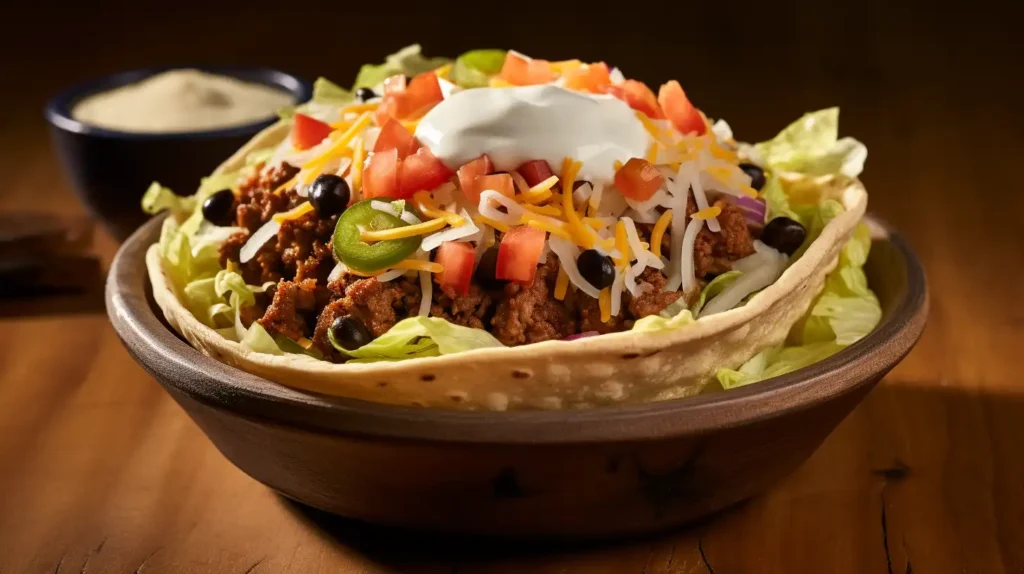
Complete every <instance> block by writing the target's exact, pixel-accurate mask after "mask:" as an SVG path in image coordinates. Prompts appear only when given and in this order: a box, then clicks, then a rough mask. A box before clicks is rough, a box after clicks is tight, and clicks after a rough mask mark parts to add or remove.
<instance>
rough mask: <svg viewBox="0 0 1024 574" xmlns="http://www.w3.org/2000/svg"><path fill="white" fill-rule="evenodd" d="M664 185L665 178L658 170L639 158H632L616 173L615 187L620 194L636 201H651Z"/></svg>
mask: <svg viewBox="0 0 1024 574" xmlns="http://www.w3.org/2000/svg"><path fill="white" fill-rule="evenodd" d="M664 183H665V176H663V175H661V172H660V171H658V168H656V167H654V166H653V165H651V164H650V163H648V162H647V160H644V159H640V158H637V157H634V158H631V159H630V160H629V161H627V162H626V165H624V166H622V169H620V170H619V171H617V172H615V187H617V188H618V189H619V193H621V194H622V195H624V196H626V197H628V198H630V199H633V200H636V201H646V200H648V199H650V198H651V196H652V195H654V192H656V191H658V188H660V187H661V186H662V184H664Z"/></svg>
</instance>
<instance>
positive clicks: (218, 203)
mask: <svg viewBox="0 0 1024 574" xmlns="http://www.w3.org/2000/svg"><path fill="white" fill-rule="evenodd" d="M234 207H235V194H234V193H233V192H232V191H231V190H230V189H222V190H220V191H218V192H217V193H215V194H213V195H211V196H210V197H207V198H206V201H204V202H203V217H204V218H206V220H207V221H209V222H210V223H212V224H214V225H217V226H220V227H226V226H228V225H231V224H232V223H234V221H235V209H234Z"/></svg>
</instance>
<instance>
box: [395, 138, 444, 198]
mask: <svg viewBox="0 0 1024 574" xmlns="http://www.w3.org/2000/svg"><path fill="white" fill-rule="evenodd" d="M452 175H454V174H453V173H452V170H450V169H448V166H446V165H444V163H442V162H441V160H439V159H437V157H435V156H434V154H432V153H430V149H428V148H425V147H421V148H420V149H418V150H416V153H414V154H412V155H410V156H409V157H407V158H405V159H404V160H402V161H401V165H400V166H399V169H398V191H397V192H396V194H395V195H394V196H393V197H395V198H396V199H406V198H409V197H412V195H413V194H414V193H416V192H417V191H422V190H424V189H426V190H431V189H434V188H435V187H437V186H439V185H441V184H442V183H444V182H446V181H448V179H449V178H450V177H451V176H452Z"/></svg>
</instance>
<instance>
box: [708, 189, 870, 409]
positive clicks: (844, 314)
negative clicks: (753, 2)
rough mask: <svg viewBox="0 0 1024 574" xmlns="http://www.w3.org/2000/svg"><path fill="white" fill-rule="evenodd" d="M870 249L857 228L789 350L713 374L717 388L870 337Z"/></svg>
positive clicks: (775, 372) (825, 210)
mask: <svg viewBox="0 0 1024 574" xmlns="http://www.w3.org/2000/svg"><path fill="white" fill-rule="evenodd" d="M831 211H832V208H829V207H828V206H823V207H822V209H821V210H820V213H819V214H818V216H817V219H819V220H821V221H819V224H821V225H822V226H823V225H824V223H827V221H824V220H826V219H828V218H829V214H830V213H831ZM822 221H823V222H824V223H822ZM870 249H871V232H870V229H869V228H868V226H867V225H866V224H864V223H860V224H858V225H857V227H856V228H855V229H854V232H853V235H852V237H851V238H850V240H849V241H847V243H846V245H844V246H843V249H842V251H841V252H840V255H839V262H838V264H837V265H836V268H835V269H834V270H832V272H831V273H829V274H828V277H826V279H825V288H824V289H823V290H822V292H821V294H820V295H819V296H818V298H817V299H816V300H815V301H814V303H813V304H812V305H811V308H810V310H809V311H808V312H807V315H806V316H805V317H804V318H803V320H802V321H798V322H797V324H796V325H794V327H793V330H792V331H791V332H790V337H789V339H790V341H793V342H794V343H795V344H789V345H784V346H778V347H773V348H770V349H766V350H764V351H762V352H760V353H758V354H757V355H755V356H754V357H753V358H751V359H750V360H749V361H747V362H746V363H744V364H743V365H742V366H740V368H739V369H736V370H733V369H719V371H718V372H717V373H716V377H717V378H718V381H719V382H720V383H721V384H722V387H723V388H725V389H731V388H735V387H740V386H743V385H748V384H750V383H754V382H757V381H761V380H764V379H767V378H771V377H776V376H779V375H782V374H785V373H789V372H791V371H795V370H796V369H800V368H802V367H806V366H807V365H810V364H811V363H814V362H817V361H820V360H822V359H824V358H826V357H828V356H830V355H832V354H834V353H836V352H837V351H839V350H841V349H844V348H846V347H847V346H849V345H852V344H853V343H855V342H857V341H859V340H860V339H861V338H863V337H865V336H866V335H867V334H868V333H870V332H871V331H872V330H873V329H874V328H875V327H876V326H877V325H878V323H879V321H881V320H882V307H881V305H880V304H879V302H878V298H877V297H875V294H874V293H872V292H871V290H870V289H869V288H868V282H867V277H866V276H865V275H864V269H863V266H864V263H865V262H866V261H867V257H868V252H869V251H870Z"/></svg>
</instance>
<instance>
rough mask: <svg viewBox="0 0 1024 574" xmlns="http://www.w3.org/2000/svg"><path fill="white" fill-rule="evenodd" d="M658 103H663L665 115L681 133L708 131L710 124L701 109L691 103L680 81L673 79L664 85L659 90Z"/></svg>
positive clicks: (700, 133) (700, 134) (702, 133)
mask: <svg viewBox="0 0 1024 574" xmlns="http://www.w3.org/2000/svg"><path fill="white" fill-rule="evenodd" d="M658 103H659V104H661V109H662V110H664V111H665V115H666V116H668V119H669V121H671V122H672V125H674V126H675V127H676V129H677V130H679V131H680V132H681V133H684V134H689V133H695V134H697V135H699V136H702V135H704V133H705V132H707V130H708V126H707V123H706V122H705V121H704V117H703V116H702V115H701V113H700V110H698V109H697V108H695V107H694V106H693V104H691V103H690V99H689V98H687V97H686V92H684V91H683V87H682V86H680V85H679V82H677V81H675V80H672V81H671V82H669V83H667V84H664V85H662V86H661V89H660V90H658Z"/></svg>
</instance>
